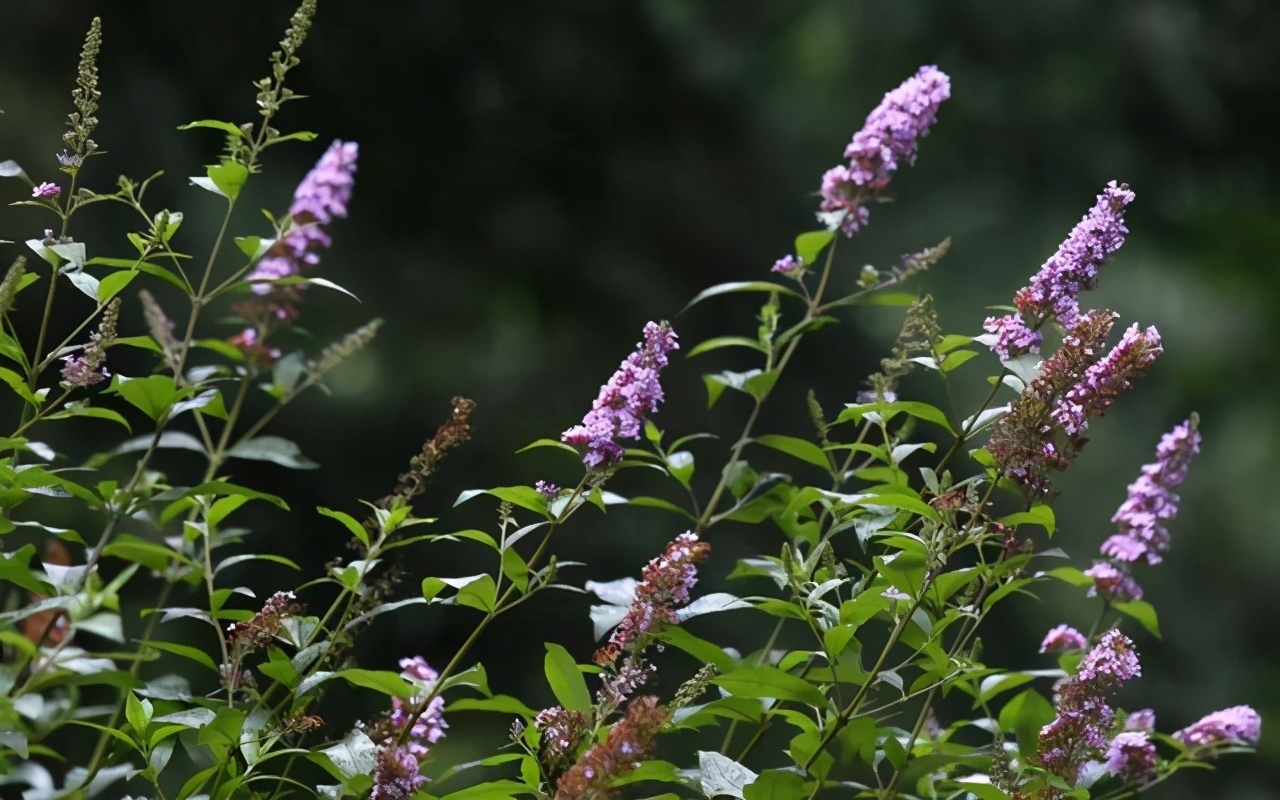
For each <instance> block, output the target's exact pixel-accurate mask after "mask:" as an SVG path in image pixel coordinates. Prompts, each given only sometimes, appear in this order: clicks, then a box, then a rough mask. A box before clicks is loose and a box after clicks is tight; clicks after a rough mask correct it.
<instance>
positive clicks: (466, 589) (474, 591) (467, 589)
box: [454, 575, 498, 614]
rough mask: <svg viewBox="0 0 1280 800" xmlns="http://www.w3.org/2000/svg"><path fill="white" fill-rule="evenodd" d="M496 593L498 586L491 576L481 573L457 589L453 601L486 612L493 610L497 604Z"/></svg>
mask: <svg viewBox="0 0 1280 800" xmlns="http://www.w3.org/2000/svg"><path fill="white" fill-rule="evenodd" d="M497 595H498V587H497V585H496V584H495V583H494V580H493V576H492V575H481V576H480V577H479V578H477V579H475V580H474V581H471V582H470V583H468V584H467V585H466V586H463V587H462V588H461V589H459V590H458V594H457V597H455V598H454V602H456V603H457V604H458V605H460V606H467V607H468V608H474V609H477V610H479V611H483V612H485V613H486V614H487V613H489V612H490V611H493V609H494V606H495V605H496V604H497V602H498V597H497Z"/></svg>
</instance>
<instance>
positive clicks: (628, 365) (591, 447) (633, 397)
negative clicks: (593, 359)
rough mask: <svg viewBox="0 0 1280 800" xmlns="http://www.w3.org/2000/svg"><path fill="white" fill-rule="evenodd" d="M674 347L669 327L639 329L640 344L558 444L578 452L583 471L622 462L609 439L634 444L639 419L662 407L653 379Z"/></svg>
mask: <svg viewBox="0 0 1280 800" xmlns="http://www.w3.org/2000/svg"><path fill="white" fill-rule="evenodd" d="M679 347H680V344H679V339H678V338H677V336H676V333H675V331H673V330H671V326H670V325H668V324H667V323H665V322H663V323H661V324H659V323H656V322H650V323H649V324H648V325H645V327H644V341H643V342H640V343H639V344H637V345H636V351H635V352H634V353H632V354H631V355H629V356H627V358H626V360H625V361H623V362H622V365H621V366H619V367H618V371H617V372H615V373H614V374H613V377H611V378H610V379H609V381H608V383H606V384H605V385H604V386H601V387H600V394H599V395H598V396H597V397H596V401H595V403H594V404H592V407H591V410H590V411H588V412H587V415H586V416H585V417H583V418H582V424H581V425H575V426H573V427H572V428H570V429H568V430H567V431H565V432H564V433H563V434H561V435H560V440H561V441H562V442H566V443H568V444H571V445H573V446H574V447H576V448H578V449H579V450H580V451H582V463H584V464H586V465H587V468H588V469H597V468H599V467H602V466H609V465H611V464H615V463H617V462H618V461H620V460H621V459H622V447H621V446H620V445H619V444H618V443H617V442H616V441H615V439H619V438H622V439H638V438H640V432H641V431H642V430H643V429H644V421H645V419H646V418H647V417H648V416H649V415H650V414H652V413H653V412H655V411H657V410H658V404H659V403H660V402H662V385H661V384H660V383H659V382H658V376H659V375H660V374H661V372H662V370H663V368H664V367H666V366H667V354H668V353H670V352H671V351H672V350H676V349H678V348H679Z"/></svg>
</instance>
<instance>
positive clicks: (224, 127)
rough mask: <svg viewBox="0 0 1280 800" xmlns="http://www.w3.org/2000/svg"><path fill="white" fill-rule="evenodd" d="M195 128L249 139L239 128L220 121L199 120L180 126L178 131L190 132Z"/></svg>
mask: <svg viewBox="0 0 1280 800" xmlns="http://www.w3.org/2000/svg"><path fill="white" fill-rule="evenodd" d="M193 128H213V129H215V130H220V131H222V132H223V133H226V134H228V135H231V136H234V137H236V138H240V139H246V138H248V134H246V133H245V132H244V131H242V130H240V128H239V127H238V126H236V125H233V124H232V123H230V122H223V121H222V120H218V119H198V120H196V121H195V122H188V123H187V124H186V125H179V126H178V130H180V131H189V130H191V129H193Z"/></svg>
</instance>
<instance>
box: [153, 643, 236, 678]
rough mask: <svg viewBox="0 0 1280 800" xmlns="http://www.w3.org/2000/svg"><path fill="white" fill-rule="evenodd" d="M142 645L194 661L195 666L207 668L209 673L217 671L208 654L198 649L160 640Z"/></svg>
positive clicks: (216, 666)
mask: <svg viewBox="0 0 1280 800" xmlns="http://www.w3.org/2000/svg"><path fill="white" fill-rule="evenodd" d="M144 644H145V646H146V647H150V648H153V649H155V650H160V651H162V652H165V653H172V654H174V655H175V656H181V657H183V658H185V659H188V660H190V661H194V662H196V663H197V664H200V665H202V666H205V667H208V668H209V669H210V670H211V671H213V672H215V673H216V672H217V671H218V665H217V664H216V663H214V661H213V659H212V658H211V657H210V656H209V654H208V653H206V652H205V651H203V650H201V649H199V648H196V647H191V646H189V645H185V644H176V643H174V642H166V641H164V640H162V639H154V640H148V641H146V642H145V643H144Z"/></svg>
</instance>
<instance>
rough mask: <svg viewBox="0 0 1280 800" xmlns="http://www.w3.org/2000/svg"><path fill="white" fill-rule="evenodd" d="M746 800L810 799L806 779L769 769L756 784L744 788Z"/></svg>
mask: <svg viewBox="0 0 1280 800" xmlns="http://www.w3.org/2000/svg"><path fill="white" fill-rule="evenodd" d="M742 796H743V798H745V800H800V798H804V797H808V796H809V792H808V791H807V790H806V788H805V782H804V778H802V777H800V776H799V775H797V774H796V773H794V772H788V771H786V770H781V769H767V770H765V771H764V772H761V773H760V777H758V778H756V780H755V783H752V784H750V785H748V786H745V787H743V789H742Z"/></svg>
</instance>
